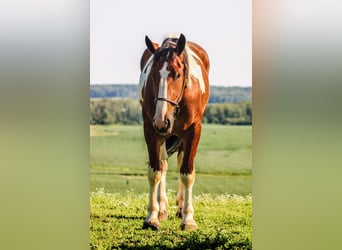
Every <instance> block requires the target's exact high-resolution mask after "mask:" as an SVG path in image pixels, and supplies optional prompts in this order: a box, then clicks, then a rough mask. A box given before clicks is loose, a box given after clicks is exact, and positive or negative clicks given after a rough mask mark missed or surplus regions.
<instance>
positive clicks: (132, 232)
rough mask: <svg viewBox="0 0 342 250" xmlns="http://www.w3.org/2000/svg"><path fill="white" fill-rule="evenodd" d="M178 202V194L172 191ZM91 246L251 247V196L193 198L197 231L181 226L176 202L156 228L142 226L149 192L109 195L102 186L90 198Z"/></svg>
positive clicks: (171, 199) (173, 202)
mask: <svg viewBox="0 0 342 250" xmlns="http://www.w3.org/2000/svg"><path fill="white" fill-rule="evenodd" d="M168 196H169V197H170V198H169V202H170V204H175V199H174V197H175V192H174V191H169V193H168ZM90 204H91V222H90V242H91V243H90V248H91V249H252V240H251V238H252V230H251V222H252V216H251V215H252V198H251V196H245V197H243V196H237V195H200V196H195V197H194V199H193V205H194V209H195V220H196V221H197V224H198V227H199V228H198V230H197V231H195V232H184V231H181V230H180V229H179V226H180V219H178V218H176V216H175V212H176V206H172V205H171V206H170V207H169V218H168V220H167V221H162V222H161V226H160V229H159V230H158V231H152V230H142V229H141V227H142V224H143V220H144V218H145V216H146V211H147V207H146V206H147V194H140V195H138V194H135V193H133V192H126V194H109V193H105V192H104V190H103V189H99V190H97V191H96V192H93V193H92V194H91V196H90Z"/></svg>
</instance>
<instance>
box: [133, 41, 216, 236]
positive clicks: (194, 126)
mask: <svg viewBox="0 0 342 250" xmlns="http://www.w3.org/2000/svg"><path fill="white" fill-rule="evenodd" d="M145 43H146V46H147V48H146V49H145V51H144V52H143V55H142V57H141V60H140V70H141V74H140V81H139V86H140V89H141V90H140V104H141V107H142V116H143V131H144V137H145V142H146V145H147V150H148V156H149V166H148V171H147V176H148V178H147V179H148V182H149V202H148V208H147V210H148V215H147V217H146V219H145V220H144V223H143V229H148V228H151V229H152V230H158V229H159V227H160V222H159V220H166V219H167V217H168V214H167V206H168V199H167V196H166V190H165V189H166V172H167V169H168V157H170V156H171V155H172V154H173V153H175V152H178V155H177V162H178V169H179V178H178V183H179V184H178V185H179V189H178V192H177V196H176V204H177V206H178V209H177V213H176V215H177V216H178V217H180V218H181V219H182V221H181V225H180V228H181V230H188V231H190V230H196V229H197V227H198V226H197V224H196V222H195V220H194V209H193V205H192V187H193V184H194V182H195V168H194V159H195V155H196V152H197V147H198V144H199V141H200V136H201V128H202V117H203V114H204V112H205V110H206V107H207V104H208V99H209V78H208V77H209V76H208V74H209V67H210V63H209V57H208V54H207V52H206V51H205V50H204V49H203V48H202V47H200V46H199V45H198V44H196V43H194V42H191V41H186V38H185V36H184V35H183V34H180V35H174V34H169V35H167V36H165V37H164V38H163V40H162V42H161V44H160V45H159V44H158V43H156V42H152V41H151V40H150V39H149V37H148V36H145Z"/></svg>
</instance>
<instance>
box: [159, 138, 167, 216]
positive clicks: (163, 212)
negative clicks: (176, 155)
mask: <svg viewBox="0 0 342 250" xmlns="http://www.w3.org/2000/svg"><path fill="white" fill-rule="evenodd" d="M167 158H168V156H167V152H166V145H165V143H163V144H162V145H161V147H160V161H161V167H162V168H161V180H160V183H159V188H158V202H159V219H160V220H166V219H167V207H168V205H169V202H168V200H167V195H166V173H167V168H168V162H167Z"/></svg>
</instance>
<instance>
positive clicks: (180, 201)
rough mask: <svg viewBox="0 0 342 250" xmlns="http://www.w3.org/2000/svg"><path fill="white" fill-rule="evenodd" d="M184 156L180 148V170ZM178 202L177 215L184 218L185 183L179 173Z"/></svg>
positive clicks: (178, 160)
mask: <svg viewBox="0 0 342 250" xmlns="http://www.w3.org/2000/svg"><path fill="white" fill-rule="evenodd" d="M183 157H184V152H183V151H182V150H179V152H178V156H177V162H178V169H179V170H180V168H181V166H182V163H183ZM176 204H177V207H178V209H177V213H176V216H177V217H178V218H182V208H183V205H184V185H183V182H182V180H181V177H180V175H179V177H178V192H177V196H176Z"/></svg>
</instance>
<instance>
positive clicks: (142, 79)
mask: <svg viewBox="0 0 342 250" xmlns="http://www.w3.org/2000/svg"><path fill="white" fill-rule="evenodd" d="M152 64H153V55H151V56H150V58H149V59H148V60H147V62H146V64H145V66H144V68H143V70H142V71H141V74H140V79H139V88H138V89H139V99H140V101H144V99H143V97H142V89H143V87H144V86H145V84H146V81H147V78H148V76H149V74H150V71H151V67H152Z"/></svg>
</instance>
